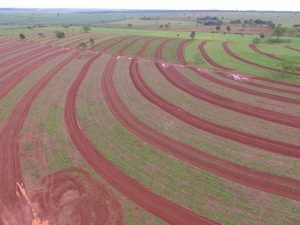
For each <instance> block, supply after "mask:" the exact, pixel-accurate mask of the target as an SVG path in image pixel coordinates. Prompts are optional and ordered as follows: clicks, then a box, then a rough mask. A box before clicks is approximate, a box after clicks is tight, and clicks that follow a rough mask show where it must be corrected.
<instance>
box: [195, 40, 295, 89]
mask: <svg viewBox="0 0 300 225" xmlns="http://www.w3.org/2000/svg"><path fill="white" fill-rule="evenodd" d="M206 43H207V41H203V42H201V43H200V45H199V50H200V53H201V55H202V56H203V58H204V59H205V60H206V61H207V62H208V63H209V64H210V65H212V66H213V67H215V68H217V69H220V70H226V71H232V69H230V68H227V67H224V66H222V65H219V64H217V63H216V62H215V61H213V60H212V58H211V57H209V55H208V54H207V52H206V50H205V48H204V46H205V45H206ZM222 72H224V71H222ZM232 73H234V71H232ZM222 74H223V73H222ZM227 74H228V76H227V78H229V79H234V77H233V76H231V75H230V73H229V72H227ZM239 75H240V76H241V77H243V76H245V77H247V78H249V79H247V80H243V82H244V83H247V84H249V85H253V86H257V87H262V88H265V89H270V90H276V91H282V92H286V93H292V94H293V93H294V94H299V92H298V91H294V90H288V89H286V88H296V89H298V88H300V85H299V84H293V83H286V82H282V81H277V80H271V79H268V78H264V77H258V76H254V75H243V74H239ZM255 81H263V82H264V83H266V84H262V83H256V82H255ZM277 86H278V87H277Z"/></svg>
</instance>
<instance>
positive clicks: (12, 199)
mask: <svg viewBox="0 0 300 225" xmlns="http://www.w3.org/2000/svg"><path fill="white" fill-rule="evenodd" d="M59 54H60V55H61V54H63V52H60V53H59ZM77 55H78V53H73V54H72V55H71V56H69V57H68V58H67V59H65V60H63V61H62V62H61V63H59V64H58V65H56V66H55V67H54V68H53V69H51V70H50V71H49V72H48V73H46V74H45V75H44V76H43V77H42V78H41V79H40V80H39V81H38V82H37V83H36V84H35V85H34V86H33V88H32V89H30V90H29V91H28V92H27V93H26V94H25V95H24V96H23V97H22V99H21V100H20V101H19V102H18V103H17V104H16V106H15V107H14V109H13V110H12V111H11V112H10V114H9V116H8V119H7V121H6V122H5V124H4V126H3V128H2V129H1V133H0V153H1V154H0V157H1V158H0V159H1V170H0V181H1V185H0V199H1V200H2V202H3V203H4V204H6V205H14V204H15V203H16V202H17V201H18V198H17V196H16V192H15V190H16V184H17V183H22V181H23V179H22V172H21V168H20V163H19V157H18V153H19V146H18V144H17V143H18V141H17V140H18V136H19V132H20V130H21V128H22V125H23V123H24V120H25V118H26V116H27V114H28V111H29V109H30V106H31V105H32V103H33V102H34V100H35V98H36V97H37V96H38V94H39V93H40V91H41V90H42V89H43V88H44V87H45V86H46V85H47V83H48V82H49V81H50V80H51V78H52V77H53V76H55V75H56V74H57V73H58V72H59V71H60V70H61V69H62V68H63V67H64V66H65V65H66V64H67V63H68V62H70V61H71V60H72V59H73V58H74V57H76V56H77Z"/></svg>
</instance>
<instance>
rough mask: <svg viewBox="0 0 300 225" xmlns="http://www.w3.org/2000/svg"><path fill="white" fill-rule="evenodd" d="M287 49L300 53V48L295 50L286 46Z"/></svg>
mask: <svg viewBox="0 0 300 225" xmlns="http://www.w3.org/2000/svg"><path fill="white" fill-rule="evenodd" d="M285 47H286V48H287V49H290V50H293V51H296V52H300V49H298V48H293V47H291V46H285Z"/></svg>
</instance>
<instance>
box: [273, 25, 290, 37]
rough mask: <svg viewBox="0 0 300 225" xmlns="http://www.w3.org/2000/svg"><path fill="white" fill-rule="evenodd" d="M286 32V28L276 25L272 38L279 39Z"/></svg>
mask: <svg viewBox="0 0 300 225" xmlns="http://www.w3.org/2000/svg"><path fill="white" fill-rule="evenodd" d="M286 32H287V28H285V27H283V26H282V25H281V24H278V25H277V26H276V27H275V30H274V33H273V35H274V36H277V39H279V38H280V37H281V36H283V35H284V34H285V33H286Z"/></svg>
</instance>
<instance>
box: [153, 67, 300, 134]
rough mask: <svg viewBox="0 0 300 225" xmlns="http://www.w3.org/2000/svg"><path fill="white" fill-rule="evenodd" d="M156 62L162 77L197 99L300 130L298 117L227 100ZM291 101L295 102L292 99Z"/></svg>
mask: <svg viewBox="0 0 300 225" xmlns="http://www.w3.org/2000/svg"><path fill="white" fill-rule="evenodd" d="M164 65H165V66H163V65H162V64H161V63H159V62H156V66H157V68H158V69H159V70H160V71H161V73H162V75H163V76H164V77H165V78H166V79H167V80H168V81H169V82H171V83H172V84H173V85H175V86H176V87H177V88H179V89H181V90H183V91H185V92H187V93H189V94H190V95H193V96H194V97H196V98H199V99H201V100H204V101H207V102H210V103H212V104H215V105H218V106H221V107H224V108H227V109H230V110H233V111H236V112H240V113H244V114H247V115H250V116H254V117H257V118H261V119H264V120H269V121H272V122H276V123H279V124H284V125H287V126H291V127H295V128H300V118H299V117H297V116H292V115H286V114H283V113H278V112H275V111H271V110H268V109H263V108H260V107H256V106H252V105H248V104H245V103H242V102H239V101H235V100H232V99H229V98H225V97H223V96H220V95H216V94H214V93H213V92H210V91H208V90H206V89H203V88H201V87H199V86H197V85H195V84H193V82H191V81H190V80H188V79H187V78H185V77H184V76H183V75H182V74H181V73H180V72H179V71H178V70H176V69H175V68H174V67H173V66H172V65H168V64H164ZM196 72H197V74H199V75H200V76H206V77H209V74H208V73H207V72H206V71H204V70H196ZM291 101H293V100H292V99H291ZM295 102H296V103H299V101H298V100H295Z"/></svg>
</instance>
